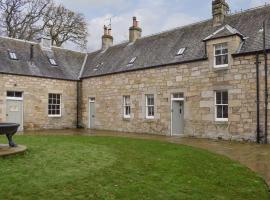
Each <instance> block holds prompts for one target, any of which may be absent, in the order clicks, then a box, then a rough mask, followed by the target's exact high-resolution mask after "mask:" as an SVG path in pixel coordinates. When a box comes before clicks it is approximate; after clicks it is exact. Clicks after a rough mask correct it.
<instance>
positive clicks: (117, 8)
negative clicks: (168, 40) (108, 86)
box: [57, 0, 270, 51]
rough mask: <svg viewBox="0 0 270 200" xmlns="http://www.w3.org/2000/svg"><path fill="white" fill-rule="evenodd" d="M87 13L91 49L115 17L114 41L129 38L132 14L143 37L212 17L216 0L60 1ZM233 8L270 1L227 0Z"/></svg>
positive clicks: (232, 9) (268, 1)
mask: <svg viewBox="0 0 270 200" xmlns="http://www.w3.org/2000/svg"><path fill="white" fill-rule="evenodd" d="M57 2H60V3H62V4H63V5H65V6H66V7H68V8H69V9H72V10H74V11H77V12H80V13H83V14H84V16H85V17H86V19H87V22H88V30H89V38H88V51H94V50H97V49H99V48H100V46H101V36H102V33H103V25H104V24H107V25H108V24H109V20H108V19H109V18H111V19H112V32H113V36H114V44H117V43H119V42H122V41H125V40H127V39H128V28H129V27H130V26H131V24H132V16H137V18H138V20H139V21H140V26H141V28H142V29H143V36H145V35H149V34H153V33H158V32H161V31H164V30H168V29H171V28H175V27H179V26H182V25H186V24H189V23H193V22H197V21H200V20H204V19H209V18H210V17H211V2H212V0H57ZM227 2H228V3H229V5H230V8H231V11H232V12H235V11H240V10H241V9H243V10H245V9H248V8H252V7H255V6H260V5H264V4H265V3H270V0H227Z"/></svg>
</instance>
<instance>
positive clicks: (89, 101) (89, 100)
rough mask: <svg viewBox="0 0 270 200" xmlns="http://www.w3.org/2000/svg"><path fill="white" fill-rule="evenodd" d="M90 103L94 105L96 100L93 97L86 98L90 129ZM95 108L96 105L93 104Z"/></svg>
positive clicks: (89, 126)
mask: <svg viewBox="0 0 270 200" xmlns="http://www.w3.org/2000/svg"><path fill="white" fill-rule="evenodd" d="M91 103H96V98H95V97H89V98H88V128H89V129H91V128H93V127H91V119H90V114H91V106H90V104H91ZM95 106H96V104H95Z"/></svg>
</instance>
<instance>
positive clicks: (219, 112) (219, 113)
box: [217, 106, 222, 118]
mask: <svg viewBox="0 0 270 200" xmlns="http://www.w3.org/2000/svg"><path fill="white" fill-rule="evenodd" d="M217 118H222V106H217Z"/></svg>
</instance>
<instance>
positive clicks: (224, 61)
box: [221, 55, 228, 65]
mask: <svg viewBox="0 0 270 200" xmlns="http://www.w3.org/2000/svg"><path fill="white" fill-rule="evenodd" d="M221 59H222V60H221V64H222V65H226V64H228V55H224V56H221Z"/></svg>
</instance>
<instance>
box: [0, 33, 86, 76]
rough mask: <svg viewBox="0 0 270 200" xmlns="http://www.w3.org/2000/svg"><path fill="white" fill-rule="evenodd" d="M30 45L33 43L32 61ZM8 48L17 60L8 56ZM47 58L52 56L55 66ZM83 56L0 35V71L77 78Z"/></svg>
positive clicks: (82, 54)
mask: <svg viewBox="0 0 270 200" xmlns="http://www.w3.org/2000/svg"><path fill="white" fill-rule="evenodd" d="M31 45H34V48H33V49H34V57H33V60H32V62H30V46H31ZM9 50H10V51H12V52H15V53H16V55H17V58H18V60H11V59H10V58H9V55H8V51H9ZM49 58H54V60H55V61H56V63H57V66H52V65H51V64H50V62H49ZM84 58H85V54H84V53H79V52H75V51H70V50H66V49H62V48H56V47H52V50H51V51H45V50H42V49H41V47H40V45H39V44H38V43H34V42H27V41H23V40H16V39H10V38H6V37H0V73H7V74H17V75H27V76H37V77H45V78H54V79H64V80H77V79H78V77H79V73H80V70H81V67H82V64H83V61H84Z"/></svg>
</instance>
